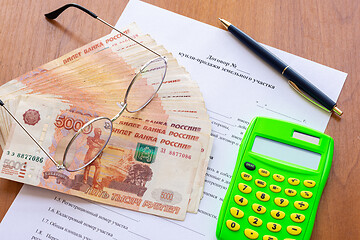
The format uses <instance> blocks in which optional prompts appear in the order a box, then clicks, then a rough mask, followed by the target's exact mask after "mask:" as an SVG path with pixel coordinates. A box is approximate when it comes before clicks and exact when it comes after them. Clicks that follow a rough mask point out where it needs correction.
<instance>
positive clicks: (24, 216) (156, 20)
mask: <svg viewBox="0 0 360 240" xmlns="http://www.w3.org/2000/svg"><path fill="white" fill-rule="evenodd" d="M131 22H136V23H137V24H138V25H139V27H140V28H141V29H142V31H143V32H146V33H149V34H150V35H151V36H152V37H153V38H154V39H156V40H157V41H158V42H159V43H161V44H163V45H164V46H165V47H166V48H167V49H168V50H169V51H171V52H172V53H173V54H174V55H175V57H176V58H177V59H178V61H179V62H180V64H181V65H183V66H185V68H186V69H187V70H188V71H189V73H190V74H191V76H192V78H193V79H194V80H195V81H197V82H198V84H199V86H200V89H201V91H202V93H203V95H204V99H205V103H206V106H207V109H208V112H209V116H210V118H211V120H212V124H213V131H212V135H213V136H214V137H215V140H214V146H213V149H212V154H211V160H210V162H209V167H208V171H207V177H206V182H205V186H204V198H203V199H202V201H201V203H200V206H199V212H198V213H197V214H187V217H186V219H185V221H184V222H180V221H172V220H168V219H164V218H159V217H155V216H152V215H147V214H141V213H137V212H132V211H128V210H124V209H118V208H111V207H108V206H103V205H94V204H92V203H89V202H88V201H86V200H82V199H77V198H74V197H71V196H66V195H62V194H59V193H55V192H50V191H46V190H43V189H35V188H32V187H29V186H24V187H23V189H22V191H21V192H20V194H19V195H18V197H17V199H16V200H15V202H14V204H13V205H12V207H11V208H10V210H9V212H8V214H7V215H6V217H5V218H4V220H3V222H2V224H1V225H0V236H8V237H9V238H7V239H47V238H46V237H45V236H46V234H45V232H46V233H47V234H53V236H54V237H56V238H58V239H80V238H78V237H75V236H74V235H73V236H72V235H71V234H69V233H66V232H64V230H61V231H59V230H58V229H57V228H56V226H54V225H51V224H49V222H55V223H59V224H60V225H61V224H62V225H61V226H64V227H67V228H69V229H75V230H76V231H78V232H79V233H80V234H82V236H87V237H90V238H91V239H99V238H100V236H103V238H102V239H181V240H183V239H216V237H215V230H216V222H217V216H218V213H219V211H220V207H221V203H222V198H223V197H224V196H225V193H226V188H227V186H228V184H229V182H230V179H231V174H232V172H233V167H234V165H235V162H236V157H237V151H238V147H239V144H240V142H241V139H242V136H243V134H244V132H245V129H246V127H247V126H248V124H249V122H250V121H251V119H252V118H253V117H254V116H259V115H262V116H270V117H275V118H279V119H284V120H288V121H292V122H295V123H299V124H303V125H307V126H309V127H312V128H314V129H317V130H319V131H322V132H323V131H324V130H325V128H326V125H327V123H328V120H329V117H330V114H328V113H326V112H324V111H322V110H320V109H318V108H317V107H315V106H313V105H312V104H311V103H309V102H307V101H305V100H304V99H303V98H302V97H301V96H299V95H298V94H297V93H296V92H294V90H292V89H291V87H290V86H289V85H288V84H287V81H286V80H285V79H284V78H283V77H282V76H281V75H280V74H279V73H277V72H275V71H274V70H273V69H271V68H270V67H268V66H267V65H266V64H265V63H264V62H263V61H262V60H260V59H259V58H258V57H257V56H255V55H254V54H253V53H252V52H250V51H249V50H248V49H247V48H246V47H244V46H243V45H242V44H241V43H239V41H238V40H237V39H235V38H234V37H233V36H232V35H231V34H230V33H228V32H227V31H224V30H221V29H218V28H215V27H212V26H209V25H206V24H204V23H200V22H197V21H195V20H192V19H189V18H186V17H183V16H181V15H178V14H174V13H171V12H169V11H166V10H163V9H160V8H157V7H154V6H152V5H149V4H146V3H143V2H140V1H135V0H132V1H130V2H129V4H128V6H127V7H126V9H125V10H124V12H123V14H122V15H121V17H120V19H119V22H118V23H117V24H116V25H117V26H126V25H127V24H129V23H131ZM219 26H220V23H219ZM269 50H270V51H272V52H274V53H275V54H276V55H277V56H278V57H280V58H281V59H283V60H284V61H285V62H287V63H288V64H289V65H291V66H293V67H294V68H295V69H296V70H297V71H298V72H300V73H301V74H302V75H303V76H305V77H306V78H308V79H309V80H311V81H312V82H313V83H314V84H315V85H316V86H317V87H318V88H319V89H321V90H323V91H324V92H325V93H326V94H327V95H328V96H329V97H331V98H332V99H334V100H336V99H337V98H338V96H339V93H340V91H341V88H342V86H343V84H344V81H345V79H346V74H345V73H343V72H340V71H337V70H334V69H331V68H328V67H326V66H323V65H320V64H317V63H314V62H311V61H309V60H306V59H303V58H300V57H297V56H294V55H291V54H288V53H285V52H283V51H280V50H277V49H274V48H270V47H269ZM57 197H59V198H61V199H66V201H69V202H75V203H76V204H77V205H78V206H79V207H81V208H84V209H88V210H91V211H93V212H97V213H99V214H100V213H101V215H102V216H104V217H106V218H108V219H111V220H116V221H118V223H119V224H122V225H124V226H126V228H119V227H118V226H114V225H112V224H105V223H104V220H102V219H98V218H92V217H91V216H89V214H86V213H84V212H81V211H75V210H73V211H71V209H70V208H68V207H64V204H63V203H61V201H54V199H57ZM30 203H31V205H30ZM65 206H67V205H65ZM50 208H54V209H59V210H60V211H64V212H65V213H66V212H68V214H69V215H70V216H72V217H74V218H78V219H80V220H81V221H83V224H75V223H73V221H71V220H66V219H64V217H62V216H61V215H58V214H56V213H54V212H53V211H51V210H50V211H49V209H50ZM54 211H55V210H54ZM43 218H45V219H47V223H44V220H43ZM85 222H86V223H89V224H90V225H93V226H95V227H97V228H99V229H101V228H103V229H107V230H106V231H108V232H110V233H113V238H111V237H110V238H105V237H104V236H105V235H101V234H104V233H101V232H100V235H97V234H98V232H99V231H100V230H99V231H98V232H95V230H92V229H91V228H90V227H86V226H84V223H85ZM15 223H16V225H15ZM18 226H21V228H19V227H18ZM37 230H38V231H42V233H43V234H42V235H39V234H38V233H36V231H37ZM75 230H74V231H75ZM23 236H25V237H23ZM33 236H35V237H37V238H33Z"/></svg>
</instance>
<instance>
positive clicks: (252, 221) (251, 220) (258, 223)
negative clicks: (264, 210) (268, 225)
mask: <svg viewBox="0 0 360 240" xmlns="http://www.w3.org/2000/svg"><path fill="white" fill-rule="evenodd" d="M248 220H249V223H250V224H251V225H253V226H254V227H260V226H261V225H262V223H263V221H262V220H261V219H260V218H257V217H254V216H250V217H249V219H248Z"/></svg>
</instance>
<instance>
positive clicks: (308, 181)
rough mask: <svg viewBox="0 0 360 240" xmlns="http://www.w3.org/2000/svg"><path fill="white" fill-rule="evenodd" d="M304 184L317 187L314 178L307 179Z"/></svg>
mask: <svg viewBox="0 0 360 240" xmlns="http://www.w3.org/2000/svg"><path fill="white" fill-rule="evenodd" d="M304 185H305V186H306V187H308V188H312V187H315V185H316V183H315V181H313V180H305V181H304Z"/></svg>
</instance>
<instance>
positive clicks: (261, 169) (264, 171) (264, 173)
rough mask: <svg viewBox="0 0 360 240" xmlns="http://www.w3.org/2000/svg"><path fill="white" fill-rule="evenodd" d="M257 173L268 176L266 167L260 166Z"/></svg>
mask: <svg viewBox="0 0 360 240" xmlns="http://www.w3.org/2000/svg"><path fill="white" fill-rule="evenodd" d="M259 174H260V175H261V176H263V177H268V176H269V175H270V172H269V171H268V170H266V169H263V168H260V169H259Z"/></svg>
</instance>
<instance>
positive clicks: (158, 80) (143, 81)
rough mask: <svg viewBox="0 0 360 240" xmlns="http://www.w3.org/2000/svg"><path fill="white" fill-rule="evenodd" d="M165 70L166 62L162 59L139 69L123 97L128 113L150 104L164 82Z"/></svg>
mask: <svg viewBox="0 0 360 240" xmlns="http://www.w3.org/2000/svg"><path fill="white" fill-rule="evenodd" d="M166 69H167V65H166V60H165V59H164V58H162V57H158V58H154V59H152V60H150V61H149V62H147V63H146V64H145V65H144V66H143V67H142V68H141V69H140V71H139V73H138V74H137V75H136V76H135V77H134V79H133V80H132V82H131V83H130V86H129V88H128V90H127V92H126V95H125V100H124V102H125V103H126V104H127V106H126V110H127V111H128V112H137V111H139V110H141V109H143V108H144V107H145V106H147V105H148V104H149V103H150V101H151V100H152V99H153V98H154V97H155V95H156V93H157V91H158V90H159V88H160V86H161V84H162V82H163V81H164V78H165V74H166Z"/></svg>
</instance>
